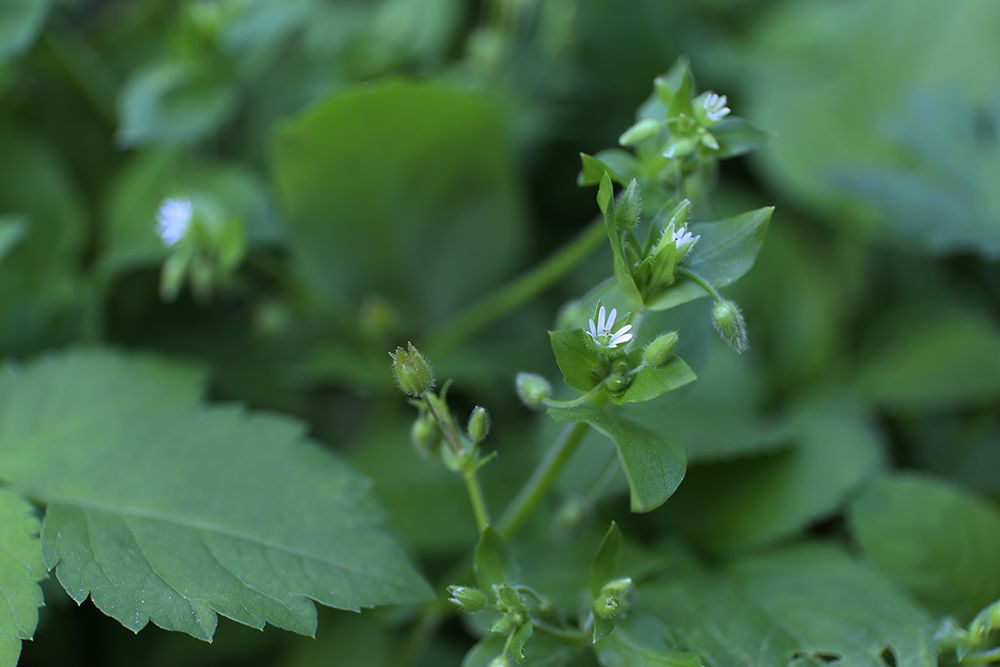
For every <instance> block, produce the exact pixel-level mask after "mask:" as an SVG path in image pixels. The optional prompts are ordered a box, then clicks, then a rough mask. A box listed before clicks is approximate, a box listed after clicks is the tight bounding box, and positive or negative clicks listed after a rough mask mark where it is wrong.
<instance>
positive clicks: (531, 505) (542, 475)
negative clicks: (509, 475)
mask: <svg viewBox="0 0 1000 667" xmlns="http://www.w3.org/2000/svg"><path fill="white" fill-rule="evenodd" d="M588 428H589V425H588V424H587V423H586V422H577V423H576V424H573V425H572V426H567V427H566V428H565V429H564V430H563V432H562V433H561V434H560V436H559V439H558V440H557V441H556V443H555V445H553V446H552V449H550V450H549V453H548V454H546V455H545V458H544V459H543V460H542V462H541V463H540V464H539V465H538V467H537V468H535V472H534V473H532V475H531V478H530V479H529V480H528V481H527V482H526V483H525V485H524V486H523V487H521V491H520V492H519V493H518V494H517V497H516V498H514V500H513V502H511V504H510V507H508V508H507V511H506V512H504V515H503V517H501V518H500V523H499V525H498V526H497V531H498V532H499V533H500V534H501V535H502V536H503V537H510V536H511V535H513V534H514V533H516V532H517V531H518V529H519V528H520V527H521V525H522V524H523V523H524V522H525V521H527V520H528V518H529V517H530V516H531V513H532V512H534V511H535V508H536V507H537V506H538V504H539V503H540V502H541V501H542V499H543V498H544V497H545V494H546V493H548V492H549V489H551V488H552V485H553V484H554V483H555V481H556V478H557V477H559V473H561V472H562V469H563V468H564V467H565V466H566V463H567V462H568V461H569V460H570V458H571V457H572V456H573V454H574V453H576V449H577V447H579V446H580V443H581V442H583V436H585V435H586V434H587V429H588Z"/></svg>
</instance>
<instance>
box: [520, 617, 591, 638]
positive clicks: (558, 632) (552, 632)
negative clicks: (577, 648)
mask: <svg viewBox="0 0 1000 667" xmlns="http://www.w3.org/2000/svg"><path fill="white" fill-rule="evenodd" d="M531 624H532V625H533V626H535V629H536V630H538V631H539V632H542V633H544V634H547V635H549V636H550V637H555V638H556V639H561V640H562V641H564V642H568V643H571V644H586V643H587V640H588V639H589V637H588V636H587V635H586V634H585V633H584V632H583V630H571V629H564V628H557V627H556V626H554V625H549V624H548V623H546V622H545V621H542V620H540V619H537V618H532V619H531Z"/></svg>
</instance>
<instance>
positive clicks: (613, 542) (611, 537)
mask: <svg viewBox="0 0 1000 667" xmlns="http://www.w3.org/2000/svg"><path fill="white" fill-rule="evenodd" d="M621 554H622V531H621V529H620V528H619V527H618V524H617V523H615V522H614V521H612V522H611V526H610V527H609V528H608V532H606V533H605V534H604V539H602V540H601V544H600V545H599V546H598V547H597V553H596V554H594V560H592V561H591V562H590V596H591V597H592V598H596V597H597V596H598V595H600V593H601V587H603V586H604V584H606V583H607V582H609V581H611V579H613V578H614V577H615V574H616V573H617V572H618V564H619V561H620V560H621ZM595 641H596V640H595Z"/></svg>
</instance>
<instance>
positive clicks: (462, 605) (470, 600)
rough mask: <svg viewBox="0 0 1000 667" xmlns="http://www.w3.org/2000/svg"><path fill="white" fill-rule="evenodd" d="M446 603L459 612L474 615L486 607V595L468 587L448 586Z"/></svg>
mask: <svg viewBox="0 0 1000 667" xmlns="http://www.w3.org/2000/svg"><path fill="white" fill-rule="evenodd" d="M448 602H450V603H452V604H453V605H455V606H456V607H458V609H459V610H460V611H467V612H471V613H475V612H477V611H479V610H481V609H482V608H483V607H485V606H486V593H483V592H482V591H481V590H479V589H478V588H472V587H470V586H449V587H448Z"/></svg>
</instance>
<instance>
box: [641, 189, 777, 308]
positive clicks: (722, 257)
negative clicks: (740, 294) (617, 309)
mask: <svg viewBox="0 0 1000 667" xmlns="http://www.w3.org/2000/svg"><path fill="white" fill-rule="evenodd" d="M773 213H774V208H773V207H770V206H769V207H766V208H760V209H757V210H756V211H750V212H749V213H744V214H742V215H738V216H736V217H733V218H727V219H725V220H717V221H715V222H703V223H697V224H694V225H691V232H692V233H694V234H700V235H701V240H700V241H698V244H697V245H696V246H695V247H694V250H692V251H691V254H690V255H689V257H688V259H687V260H686V261H685V263H684V266H685V267H686V268H688V269H690V270H692V271H694V272H695V273H697V274H699V275H700V276H701V277H702V278H704V279H705V280H707V281H708V282H709V283H711V284H712V285H713V286H714V287H715V288H716V289H721V288H723V287H725V286H727V285H731V284H733V283H734V282H736V281H737V280H739V279H740V278H742V277H743V276H744V275H746V273H747V272H748V271H749V270H750V269H751V268H752V267H753V264H754V262H755V261H756V259H757V253H758V252H759V251H760V248H761V246H762V245H763V243H764V236H765V235H766V234H767V227H768V225H769V224H770V222H771V215H772V214H773ZM704 296H708V294H707V292H705V289H704V288H703V287H701V286H700V285H699V284H698V283H696V282H694V281H692V280H689V279H686V278H683V277H681V278H680V279H679V280H678V281H677V282H676V283H675V284H674V285H673V286H671V287H670V288H669V289H668V290H667V291H666V292H664V293H663V294H662V295H661V296H659V297H657V298H655V299H653V300H652V301H651V302H650V303H648V304H646V305H647V306H648V307H649V308H650V309H651V310H666V309H668V308H674V307H676V306H679V305H681V304H682V303H687V302H688V301H692V300H694V299H700V298H701V297H704Z"/></svg>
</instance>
